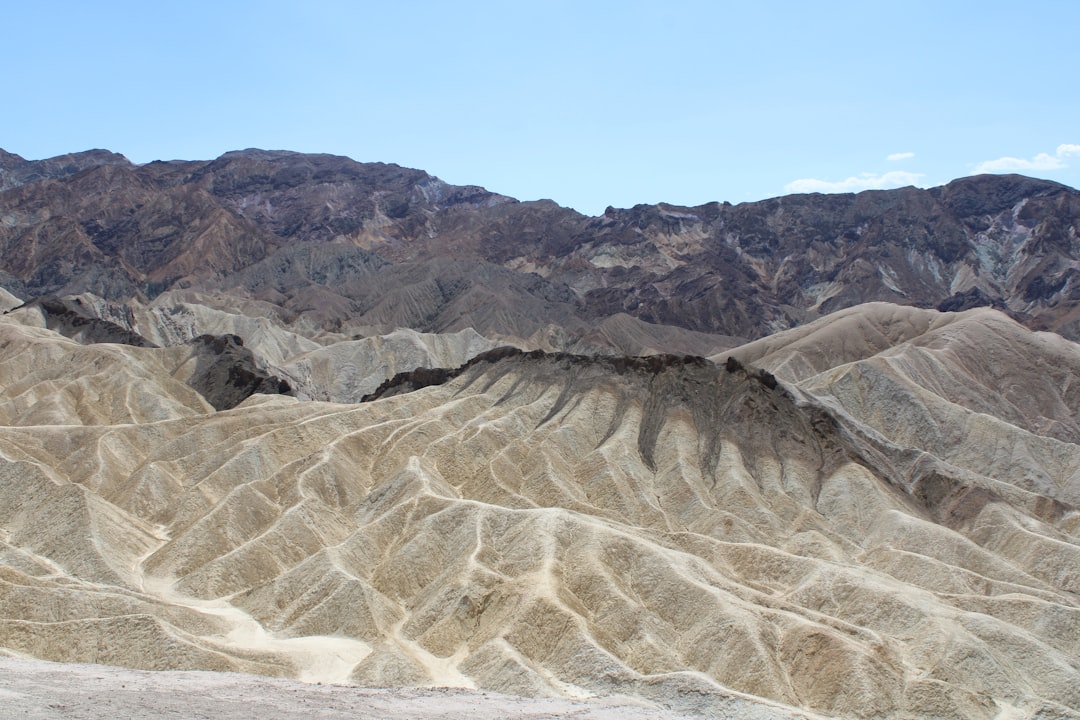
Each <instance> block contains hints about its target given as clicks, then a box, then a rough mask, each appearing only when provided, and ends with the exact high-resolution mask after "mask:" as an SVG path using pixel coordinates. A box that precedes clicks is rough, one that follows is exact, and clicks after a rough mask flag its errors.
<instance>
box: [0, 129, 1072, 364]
mask: <svg viewBox="0 0 1080 720" xmlns="http://www.w3.org/2000/svg"><path fill="white" fill-rule="evenodd" d="M0 173H2V175H0V188H4V191H3V192H0V216H2V217H3V219H4V221H3V223H2V224H0V285H2V286H4V287H5V288H6V289H7V290H9V291H10V292H12V293H14V294H16V295H19V296H20V297H23V298H31V297H36V296H39V295H44V294H50V293H58V294H61V295H68V294H78V293H82V292H91V293H94V294H96V295H98V296H101V297H103V298H105V299H108V300H114V301H115V300H125V299H128V298H132V297H134V298H137V299H139V300H141V301H148V300H153V299H154V298H156V297H157V296H158V295H160V294H161V293H162V292H165V291H169V290H173V291H179V290H189V291H198V292H202V293H217V294H224V295H226V296H229V297H232V298H236V297H243V298H244V299H245V301H255V302H263V303H266V304H268V306H271V307H273V308H275V312H277V313H279V314H282V315H288V316H290V317H288V318H286V319H287V321H291V320H292V318H293V317H295V316H301V317H303V318H304V319H305V322H310V323H314V324H316V325H318V326H319V327H322V328H324V329H327V330H332V331H342V330H343V329H344V330H345V331H348V330H347V329H348V328H360V329H362V328H370V327H382V328H385V329H390V328H393V327H409V328H412V329H414V330H417V331H421V332H446V331H451V332H455V331H459V330H464V329H465V328H472V329H474V330H476V331H477V332H479V333H480V334H482V335H484V336H486V337H495V336H499V337H504V338H514V339H517V340H519V341H530V340H531V342H532V343H533V344H534V345H537V346H539V345H542V344H543V342H542V341H543V340H544V339H546V340H547V341H548V342H549V343H550V344H551V345H552V347H553V349H563V350H565V349H571V347H572V346H573V345H574V343H576V342H579V341H580V340H581V339H582V338H583V337H584V336H585V335H587V334H589V333H590V332H591V331H592V329H593V328H594V327H595V326H596V325H597V323H598V322H603V321H605V320H606V319H608V318H613V317H627V318H634V319H637V320H639V321H644V322H645V323H648V324H649V325H650V326H652V327H656V326H668V327H672V328H682V329H685V330H691V331H695V332H698V333H706V334H710V335H717V336H726V338H727V341H726V342H725V340H724V338H723V337H721V338H717V339H716V340H715V343H716V344H717V345H718V346H719V345H725V344H726V346H727V347H730V346H731V345H732V344H734V343H732V342H730V340H731V338H747V339H754V338H759V337H763V336H765V335H767V334H770V333H772V332H775V331H778V330H783V329H787V328H790V327H794V326H797V325H800V324H803V323H806V322H809V321H811V320H813V319H815V318H817V317H819V316H822V315H825V314H828V313H829V312H832V311H834V310H838V309H842V308H845V307H851V306H854V305H857V304H860V303H863V302H869V301H888V302H894V303H901V304H906V305H913V306H917V307H925V308H939V309H943V310H961V309H966V308H968V307H976V306H993V307H998V308H1000V309H1003V310H1005V311H1007V312H1008V313H1009V314H1011V315H1012V316H1013V317H1015V318H1017V319H1018V320H1020V321H1021V322H1024V323H1025V324H1027V325H1028V326H1029V327H1032V328H1035V329H1052V330H1055V331H1056V332H1059V333H1060V334H1063V335H1064V336H1066V337H1071V338H1077V337H1080V320H1078V318H1080V315H1078V313H1080V310H1077V306H1078V302H1080V295H1078V293H1080V290H1077V287H1078V283H1077V280H1076V273H1077V269H1076V268H1077V267H1078V263H1080V240H1078V228H1080V193H1078V192H1077V191H1076V190H1073V189H1071V188H1068V187H1065V186H1062V185H1058V184H1055V183H1051V182H1048V181H1042V180H1033V179H1030V178H1025V177H1020V176H996V175H995V176H980V177H973V178H965V179H962V180H957V181H954V182H952V183H949V184H948V185H946V186H943V187H938V188H933V189H930V190H920V189H916V188H903V189H899V190H888V191H868V192H863V193H859V194H857V195H792V196H787V197H782V198H776V199H772V200H766V201H762V202H754V203H743V204H740V205H734V206H733V205H730V204H727V203H724V204H720V203H711V204H707V205H703V206H700V207H693V208H688V207H680V206H675V205H668V204H660V205H654V206H645V205H641V206H637V207H634V208H632V209H629V210H616V209H613V208H609V209H608V210H607V212H605V214H604V215H602V216H600V217H585V216H582V215H579V214H578V213H576V212H574V211H572V210H568V209H566V208H562V207H559V206H558V205H556V204H554V203H552V202H550V201H537V202H518V201H516V200H513V199H511V198H508V197H505V196H501V195H497V194H495V193H491V192H488V191H486V190H484V189H482V188H479V187H456V186H451V185H447V184H446V183H443V182H441V181H440V180H438V179H437V178H434V177H432V176H430V175H428V174H427V173H424V172H421V171H418V170H409V169H406V168H401V167H398V166H395V165H384V164H378V163H357V162H354V161H352V160H349V159H347V158H343V157H334V156H328V155H302V154H298V153H288V152H268V151H261V150H246V151H242V152H233V153H227V154H225V155H223V156H222V157H220V158H218V159H216V160H213V161H210V162H201V161H200V162H180V161H173V162H154V163H149V164H147V165H142V166H135V165H132V164H131V163H128V162H126V161H125V160H124V159H123V158H122V156H118V155H114V154H111V153H107V152H105V151H90V152H88V153H80V154H75V155H70V156H64V157H63V158H54V159H52V160H44V161H35V162H28V161H25V160H22V159H21V158H18V156H14V155H11V154H4V155H3V156H2V157H0ZM361 332H364V331H363V330H361ZM664 332H665V333H666V334H667V335H669V336H671V335H673V334H674V333H673V332H672V331H671V330H667V331H664ZM594 339H595V338H594ZM600 340H601V342H602V343H609V342H611V341H613V342H614V345H615V346H616V347H618V345H619V344H620V343H621V342H623V340H622V339H621V338H600ZM690 342H693V343H694V344H695V345H697V346H699V347H700V341H699V340H695V341H690ZM608 347H609V349H610V347H611V346H610V345H608ZM717 349H719V348H717Z"/></svg>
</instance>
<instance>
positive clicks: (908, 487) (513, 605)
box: [0, 295, 1080, 720]
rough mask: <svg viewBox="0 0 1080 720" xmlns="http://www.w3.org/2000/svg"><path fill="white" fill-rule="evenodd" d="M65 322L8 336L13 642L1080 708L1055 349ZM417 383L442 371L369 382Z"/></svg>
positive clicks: (175, 658)
mask: <svg viewBox="0 0 1080 720" xmlns="http://www.w3.org/2000/svg"><path fill="white" fill-rule="evenodd" d="M64 303H66V305H65V307H69V308H82V309H83V310H82V312H83V315H82V316H78V317H82V318H83V322H81V323H79V322H76V320H74V319H72V317H69V316H66V315H64V313H63V312H62V308H61V309H58V308H57V306H56V305H55V304H53V305H51V306H50V307H52V310H49V309H48V308H46V307H44V306H43V305H42V304H40V303H39V304H35V303H29V304H27V305H25V306H22V307H16V308H15V309H12V310H9V311H8V312H7V313H6V314H5V315H3V316H2V318H0V385H2V387H3V389H4V392H3V397H2V398H0V418H2V427H0V610H2V613H0V647H2V648H3V649H4V652H6V653H9V654H11V655H13V656H16V657H24V656H25V657H34V658H39V659H44V660H52V661H63V662H77V663H102V664H110V665H120V666H124V667H128V668H134V669H169V670H218V671H242V672H247V673H256V674H261V675H271V676H280V677H289V678H297V679H301V680H307V681H319V682H323V683H348V684H355V685H362V686H383V687H388V686H390V687H401V686H453V687H461V688H473V689H479V690H487V691H497V692H501V693H510V694H514V695H525V696H541V697H543V696H550V697H568V698H586V697H592V696H607V695H620V696H630V697H633V698H636V699H637V701H638V702H644V703H648V704H651V705H652V706H655V707H658V708H664V709H665V711H667V712H682V713H700V714H705V715H711V716H716V717H762V718H764V717H796V716H800V715H799V713H801V712H806V713H811V714H814V715H815V716H825V717H867V718H870V717H874V718H909V717H947V718H971V719H976V718H986V719H988V720H989V719H990V718H999V717H1000V718H1006V717H1007V718H1021V717H1043V718H1051V717H1053V718H1067V717H1080V660H1078V658H1080V573H1078V572H1077V568H1078V567H1080V512H1077V509H1076V508H1077V505H1078V504H1080V451H1078V445H1077V444H1078V443H1080V422H1078V420H1077V417H1076V413H1075V408H1077V407H1078V403H1080V397H1078V395H1080V385H1078V384H1077V383H1076V382H1075V378H1077V377H1078V376H1080V346H1077V345H1076V344H1074V343H1072V342H1070V341H1067V340H1064V339H1063V338H1061V337H1060V336H1057V335H1054V334H1050V333H1035V332H1032V331H1030V330H1027V329H1026V328H1024V327H1022V326H1021V325H1019V324H1017V323H1016V322H1015V321H1014V320H1012V319H1010V318H1008V317H1006V316H1005V315H1003V314H1001V313H1000V312H998V311H996V310H991V309H988V308H983V309H975V310H969V311H965V312H960V313H941V312H938V311H934V310H921V309H916V308H909V307H901V306H896V305H889V304H884V303H878V304H870V305H864V306H859V307H856V308H852V309H849V310H846V311H841V312H839V313H836V314H834V315H830V316H827V317H825V318H822V319H821V320H819V321H817V322H815V323H812V324H810V325H807V326H804V327H800V328H796V329H794V330H791V331H787V332H786V333H781V334H779V335H775V336H771V337H769V338H765V339H763V340H760V341H757V342H755V343H751V344H748V345H744V346H741V347H739V348H737V349H734V350H730V351H725V352H723V353H721V354H718V355H714V356H712V357H711V358H710V359H704V358H701V357H693V356H676V355H651V356H646V357H640V358H628V357H624V356H618V355H609V356H586V355H573V354H565V353H547V352H543V351H541V350H532V351H530V350H528V349H527V348H526V349H516V348H511V347H505V346H504V347H501V348H496V349H492V347H491V344H490V343H488V342H486V341H483V339H480V338H478V336H472V335H469V334H460V333H459V334H457V335H451V336H438V337H433V336H425V335H423V334H421V333H415V332H411V331H408V332H406V331H398V332H395V333H391V334H389V335H387V336H383V337H378V336H373V337H368V338H364V339H360V340H352V339H344V338H336V339H335V338H327V337H326V336H324V335H311V336H304V335H301V334H298V333H296V332H293V331H290V330H288V329H286V328H283V327H280V326H279V325H276V324H275V323H274V322H272V321H270V320H265V319H257V318H256V319H252V318H250V317H241V316H239V315H235V316H229V315H228V314H227V313H225V312H223V311H221V310H214V309H212V308H208V307H201V306H196V305H194V304H188V305H180V304H177V305H175V306H174V307H173V311H171V312H165V311H163V310H162V309H161V308H160V307H158V308H157V309H155V308H153V307H143V306H140V307H127V309H126V312H124V313H118V312H117V310H116V308H115V307H113V308H112V309H111V310H110V309H109V308H108V307H107V304H106V303H104V302H103V301H100V300H98V299H96V298H93V297H91V296H88V295H84V296H82V297H80V298H67V299H66V300H65V301H64ZM88 307H91V308H96V309H95V310H93V311H90V310H86V308H88ZM110 313H111V314H112V315H113V316H119V315H123V316H124V317H127V318H128V321H127V325H128V328H129V329H130V328H137V330H138V331H139V332H140V334H141V335H142V336H143V337H145V338H148V339H152V340H153V341H154V342H153V343H151V342H149V341H148V342H146V343H145V346H143V347H139V346H137V345H136V344H124V343H116V342H96V341H93V340H92V338H91V337H90V336H91V335H94V334H101V333H104V334H106V335H107V334H109V333H112V334H113V335H116V334H123V333H122V332H121V331H122V330H125V329H124V328H121V327H120V326H119V325H116V324H112V323H108V322H106V321H104V320H99V321H98V323H99V324H95V323H93V322H91V321H90V320H88V319H86V318H88V317H90V316H91V315H93V316H94V317H98V316H102V317H104V316H108V315H110ZM64 317H67V318H68V320H67V322H61V320H63V318H64ZM50 318H51V319H50ZM58 318H59V319H58ZM168 320H171V323H170V322H167V321H168ZM50 324H51V325H53V326H54V328H56V329H50V327H49V326H50ZM210 332H216V333H222V332H226V333H230V334H232V335H235V336H236V337H235V338H233V343H232V345H233V346H234V347H233V349H234V350H235V349H236V348H240V349H243V350H245V351H246V352H247V354H248V356H250V357H248V358H247V359H248V360H249V361H250V362H251V367H252V368H254V371H257V372H261V373H263V376H262V377H264V380H260V381H259V382H260V383H263V384H261V385H257V386H255V388H256V391H253V392H249V393H248V394H247V395H246V396H244V397H243V398H239V399H238V398H233V400H235V403H233V404H231V406H229V407H224V406H223V407H221V408H219V409H215V407H214V406H213V405H212V404H211V403H210V402H208V400H207V399H206V397H205V395H204V394H203V393H202V392H199V391H197V389H196V387H195V386H194V385H193V383H195V384H197V381H198V379H199V377H201V376H203V375H206V366H207V364H208V363H210V364H213V362H216V361H219V360H220V357H218V360H215V359H214V358H215V357H217V356H213V353H211V352H209V351H207V350H206V349H205V343H201V344H200V343H199V342H197V341H196V340H194V339H197V338H199V337H200V336H202V337H205V335H206V333H210ZM68 336H72V337H79V338H80V339H81V340H82V342H79V341H77V340H74V339H71V337H68ZM132 337H134V336H133V335H132ZM219 337H220V336H219ZM158 344H160V345H162V346H163V347H153V346H152V345H158ZM211 356H213V357H211ZM229 357H232V360H230V362H239V360H237V359H236V358H237V357H239V355H237V356H236V357H233V356H229ZM208 358H210V359H209V360H208ZM395 363H396V364H395ZM409 365H412V366H414V367H417V366H428V367H431V368H435V369H431V370H427V371H425V370H419V371H415V372H412V373H404V374H399V375H396V376H395V377H393V378H390V379H387V378H386V377H385V376H386V373H385V372H381V371H380V369H379V368H381V367H384V366H391V367H406V366H409ZM438 368H457V369H444V370H439V369H438ZM254 371H253V372H254ZM200 373H201V375H200ZM238 374H240V373H239V372H237V373H233V374H232V375H227V380H229V379H231V380H236V378H235V377H233V375H238ZM244 377H246V376H244ZM265 378H272V379H276V380H282V379H284V378H287V381H286V384H288V383H293V386H292V387H295V388H298V389H302V393H303V394H304V395H306V397H307V398H308V399H300V398H299V397H297V395H299V394H301V393H300V392H297V391H296V390H293V394H291V395H290V394H280V393H278V394H267V392H266V391H265V390H266V388H267V387H272V386H273V387H278V386H275V385H273V384H271V385H267V384H266V381H265ZM376 379H377V382H376ZM225 384H226V385H227V384H228V382H225ZM219 385H220V384H219ZM259 388H261V389H259ZM219 389H220V388H219ZM248 389H249V390H251V389H252V388H250V387H249V388H248ZM361 395H363V396H365V397H364V398H363V399H364V402H357V400H359V399H361V398H360V396H361ZM226 404H228V403H226ZM785 708H786V709H785Z"/></svg>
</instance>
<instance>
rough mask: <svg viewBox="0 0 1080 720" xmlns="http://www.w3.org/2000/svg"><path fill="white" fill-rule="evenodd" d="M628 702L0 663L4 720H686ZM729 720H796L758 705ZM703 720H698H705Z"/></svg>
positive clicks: (0, 701) (32, 662)
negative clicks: (559, 719) (570, 719)
mask: <svg viewBox="0 0 1080 720" xmlns="http://www.w3.org/2000/svg"><path fill="white" fill-rule="evenodd" d="M690 717H691V716H687V715H679V714H677V713H672V712H667V711H663V710H659V709H657V708H655V707H649V706H646V705H643V704H641V703H638V702H635V701H634V700H632V699H630V698H611V699H597V700H591V701H574V700H560V699H550V698H520V697H513V696H508V695H499V694H497V693H489V692H481V691H474V690H460V689H443V688H429V689H416V688H399V689H378V688H361V687H346V686H337V685H311V684H307V683H302V682H298V681H294V680H279V679H275V678H266V677H259V676H254V675H241V674H236V673H214V672H175V671H161V672H147V671H136V670H126V669H123V668H115V667H107V666H103V665H77V664H66V663H51V662H45V661H41V660H26V659H21V658H20V659H16V658H10V657H0V718H3V719H4V720H7V719H8V718H27V719H35V720H38V719H44V718H48V719H49V720H54V719H60V718H63V719H64V720H151V719H153V720H157V719H158V718H165V719H167V718H174V719H179V718H183V719H184V720H188V719H191V720H248V719H249V718H255V719H256V720H285V719H286V718H288V719H289V720H292V719H299V718H318V719H319V720H344V719H345V718H349V719H350V720H368V719H371V720H374V719H376V718H378V719H379V720H406V719H408V720H412V719H413V718H422V719H424V720H495V719H496V718H498V719H499V720H502V719H503V718H515V719H517V720H549V719H553V718H573V720H689V719H690ZM727 717H728V718H730V719H731V720H736V719H738V720H769V719H771V718H780V717H790V716H789V715H787V714H786V713H782V714H781V713H777V714H774V709H773V708H770V707H768V706H764V705H758V704H757V703H751V702H747V703H745V706H742V707H740V708H738V710H735V709H734V708H733V712H732V714H730V715H728V716H727ZM697 720H700V718H698V719H697Z"/></svg>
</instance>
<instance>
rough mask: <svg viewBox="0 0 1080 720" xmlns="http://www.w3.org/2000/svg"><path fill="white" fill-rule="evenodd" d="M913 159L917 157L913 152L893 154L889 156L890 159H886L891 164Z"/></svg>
mask: <svg viewBox="0 0 1080 720" xmlns="http://www.w3.org/2000/svg"><path fill="white" fill-rule="evenodd" d="M913 157H915V153H913V152H901V153H893V154H891V155H889V156H888V157H886V158H885V159H886V160H888V161H889V162H896V161H897V160H910V159H911V158H913Z"/></svg>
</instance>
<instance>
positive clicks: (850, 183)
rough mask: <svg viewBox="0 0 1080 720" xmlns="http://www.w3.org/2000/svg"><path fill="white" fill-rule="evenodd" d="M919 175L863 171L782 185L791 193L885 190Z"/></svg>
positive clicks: (917, 177) (899, 185) (909, 183)
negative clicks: (846, 176)
mask: <svg viewBox="0 0 1080 720" xmlns="http://www.w3.org/2000/svg"><path fill="white" fill-rule="evenodd" d="M921 177H923V175H922V174H921V173H911V172H905V171H903V170H893V171H892V172H887V173H883V174H881V175H875V174H874V173H863V174H862V175H858V176H852V177H849V178H848V179H846V180H840V181H838V182H830V181H828V180H818V179H816V178H802V179H800V180H795V181H793V182H789V183H788V184H787V185H785V186H784V189H785V190H787V191H788V192H792V193H811V192H821V193H844V192H859V191H860V190H885V189H887V188H898V187H904V186H905V185H914V184H916V183H917V182H918V181H919V178H921Z"/></svg>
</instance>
